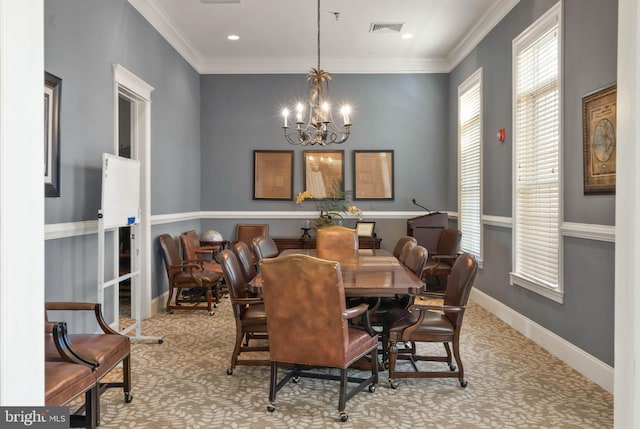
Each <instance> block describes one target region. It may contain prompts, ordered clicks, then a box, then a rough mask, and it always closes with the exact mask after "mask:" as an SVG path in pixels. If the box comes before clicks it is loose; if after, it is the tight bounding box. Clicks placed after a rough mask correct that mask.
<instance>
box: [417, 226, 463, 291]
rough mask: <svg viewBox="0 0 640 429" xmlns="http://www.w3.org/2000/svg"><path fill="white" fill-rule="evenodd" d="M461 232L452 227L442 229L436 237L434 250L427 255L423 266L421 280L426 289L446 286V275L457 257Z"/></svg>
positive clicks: (440, 288)
mask: <svg viewBox="0 0 640 429" xmlns="http://www.w3.org/2000/svg"><path fill="white" fill-rule="evenodd" d="M461 238H462V233H461V232H460V231H459V230H457V229H453V228H446V229H443V230H442V234H440V238H439V239H438V247H437V249H436V252H435V253H433V254H430V255H429V259H428V260H427V264H426V265H425V267H424V275H423V280H424V281H425V282H426V283H427V289H428V290H444V289H446V287H447V277H448V276H449V274H450V273H451V267H452V266H453V263H454V262H455V260H456V258H457V257H458V248H459V246H460V239H461Z"/></svg>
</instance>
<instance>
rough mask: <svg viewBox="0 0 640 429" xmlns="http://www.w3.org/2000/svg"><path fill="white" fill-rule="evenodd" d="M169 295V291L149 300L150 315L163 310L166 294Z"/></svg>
mask: <svg viewBox="0 0 640 429" xmlns="http://www.w3.org/2000/svg"><path fill="white" fill-rule="evenodd" d="M168 295H169V291H167V292H165V293H163V294H162V295H160V296H157V297H155V298H153V299H152V300H151V316H153V315H155V314H158V313H160V312H162V311H164V308H165V306H166V304H167V296H168Z"/></svg>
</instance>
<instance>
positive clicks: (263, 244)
mask: <svg viewBox="0 0 640 429" xmlns="http://www.w3.org/2000/svg"><path fill="white" fill-rule="evenodd" d="M252 244H253V251H254V252H255V254H256V264H258V265H257V267H258V268H259V267H260V265H259V264H260V261H261V260H263V259H264V258H275V257H276V256H278V254H279V253H280V251H279V250H278V245H277V244H276V242H275V241H274V240H273V238H271V237H269V236H266V235H262V236H260V237H255V238H254V239H253V241H252Z"/></svg>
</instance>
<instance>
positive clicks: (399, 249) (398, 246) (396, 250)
mask: <svg viewBox="0 0 640 429" xmlns="http://www.w3.org/2000/svg"><path fill="white" fill-rule="evenodd" d="M409 241H413V242H414V243H415V244H418V240H416V238H415V237H412V236H410V235H405V236H404V237H400V238H399V239H398V241H396V246H395V247H394V248H393V256H395V257H396V258H399V257H400V253H401V252H402V249H403V248H404V245H405V244H407V242H409Z"/></svg>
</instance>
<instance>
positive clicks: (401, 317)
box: [383, 253, 478, 389]
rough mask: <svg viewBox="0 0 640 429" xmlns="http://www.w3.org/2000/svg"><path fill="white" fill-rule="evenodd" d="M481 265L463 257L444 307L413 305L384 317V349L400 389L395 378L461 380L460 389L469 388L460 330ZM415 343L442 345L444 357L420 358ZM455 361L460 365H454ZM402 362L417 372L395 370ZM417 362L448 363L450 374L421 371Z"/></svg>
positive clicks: (393, 384) (454, 271) (391, 377)
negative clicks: (405, 345) (400, 346)
mask: <svg viewBox="0 0 640 429" xmlns="http://www.w3.org/2000/svg"><path fill="white" fill-rule="evenodd" d="M477 270H478V262H477V260H476V258H475V257H474V256H472V255H470V254H468V253H463V254H462V255H460V256H459V257H458V258H457V259H456V262H455V263H454V264H453V269H452V271H451V275H450V277H449V281H448V284H447V289H446V291H445V295H444V302H443V304H442V305H424V304H412V305H410V306H409V307H408V309H403V310H394V311H390V312H389V313H388V314H387V316H386V317H385V321H384V330H383V349H384V350H388V354H389V356H388V357H389V383H390V385H391V387H392V388H394V389H395V388H397V386H398V384H397V381H396V378H441V377H455V378H458V380H459V382H460V386H462V387H466V386H467V381H466V380H465V378H464V367H463V366H462V360H461V358H460V330H461V328H462V320H463V317H464V312H465V309H466V308H467V301H468V299H469V293H470V292H471V287H472V286H473V282H474V280H475V277H476V272H477ZM398 342H405V343H406V342H409V343H411V348H410V349H403V350H399V349H398V346H397V343H398ZM416 342H429V343H443V344H444V348H445V352H446V355H445V356H421V355H418V354H417V349H416ZM450 344H451V345H452V346H453V357H454V358H455V360H456V363H457V364H458V367H457V371H456V366H455V365H454V364H453V361H452V357H451V347H450ZM399 359H408V360H410V361H411V364H412V365H413V369H414V370H415V371H412V372H404V371H397V370H396V363H397V360H399ZM417 361H436V362H446V363H447V364H448V365H449V369H450V370H451V371H449V372H447V371H429V372H428V371H419V369H418V366H417V364H416V362H417Z"/></svg>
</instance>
